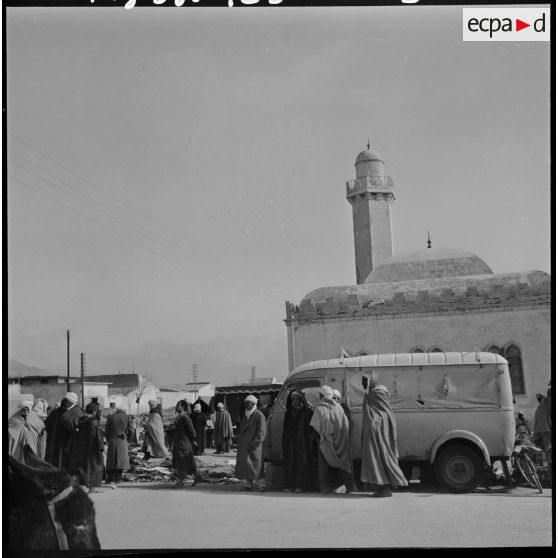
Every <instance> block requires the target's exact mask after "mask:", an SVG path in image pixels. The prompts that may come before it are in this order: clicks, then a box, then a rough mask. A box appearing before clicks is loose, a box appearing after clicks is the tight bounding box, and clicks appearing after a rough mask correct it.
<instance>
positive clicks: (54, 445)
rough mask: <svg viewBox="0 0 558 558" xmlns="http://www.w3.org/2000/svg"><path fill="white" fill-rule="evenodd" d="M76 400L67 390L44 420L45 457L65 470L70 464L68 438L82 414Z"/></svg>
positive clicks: (73, 394) (70, 436)
mask: <svg viewBox="0 0 558 558" xmlns="http://www.w3.org/2000/svg"><path fill="white" fill-rule="evenodd" d="M77 402H78V396H77V395H76V394H75V393H73V392H71V391H69V392H68V393H66V395H65V396H64V398H63V399H62V401H61V402H60V407H59V408H58V409H55V410H54V411H52V412H51V413H50V415H48V417H47V418H46V420H45V426H46V430H47V445H46V452H45V459H46V461H48V462H49V463H51V464H52V465H54V466H55V467H56V468H58V469H64V470H66V471H68V470H69V466H70V454H69V445H70V440H71V439H72V435H73V433H74V432H75V431H76V428H77V423H78V420H79V417H81V416H83V415H84V412H83V409H82V408H81V407H79V406H78V404H77Z"/></svg>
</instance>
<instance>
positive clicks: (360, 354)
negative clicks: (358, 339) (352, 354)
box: [357, 351, 368, 356]
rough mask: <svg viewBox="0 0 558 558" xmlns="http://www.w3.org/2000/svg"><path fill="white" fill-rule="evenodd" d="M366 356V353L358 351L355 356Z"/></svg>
mask: <svg viewBox="0 0 558 558" xmlns="http://www.w3.org/2000/svg"><path fill="white" fill-rule="evenodd" d="M367 354H368V353H367V352H366V351H359V353H358V355H357V356H365V355H367Z"/></svg>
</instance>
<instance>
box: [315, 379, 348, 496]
mask: <svg viewBox="0 0 558 558" xmlns="http://www.w3.org/2000/svg"><path fill="white" fill-rule="evenodd" d="M310 426H311V427H312V428H313V429H314V430H315V431H316V433H317V434H318V436H319V446H318V447H319V451H318V482H319V484H320V493H321V494H329V493H330V492H332V489H333V487H334V486H333V485H335V486H337V487H338V488H336V489H335V492H337V493H341V492H342V488H341V486H339V485H340V484H345V486H346V485H349V486H350V485H351V482H352V481H351V461H350V458H349V443H350V441H349V421H348V419H347V416H346V415H345V412H344V411H343V408H342V407H341V405H338V404H337V403H335V401H333V390H332V389H331V388H330V387H329V386H322V387H321V388H320V401H319V403H318V404H317V405H316V408H315V409H314V414H313V415H312V420H311V421H310ZM333 477H335V481H334V482H333V483H332V480H333ZM340 481H341V482H340Z"/></svg>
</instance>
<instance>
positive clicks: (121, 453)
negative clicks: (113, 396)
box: [105, 407, 130, 488]
mask: <svg viewBox="0 0 558 558" xmlns="http://www.w3.org/2000/svg"><path fill="white" fill-rule="evenodd" d="M129 424H130V419H129V417H128V414H127V413H126V412H125V411H124V409H122V408H121V407H116V411H115V412H114V413H112V414H111V415H109V416H108V417H107V423H106V425H105V437H106V439H107V463H106V468H107V480H106V482H107V484H109V485H110V486H111V487H112V488H115V487H116V485H117V484H119V483H120V482H121V481H122V473H123V471H124V470H125V469H129V468H130V459H129V457H128V428H129Z"/></svg>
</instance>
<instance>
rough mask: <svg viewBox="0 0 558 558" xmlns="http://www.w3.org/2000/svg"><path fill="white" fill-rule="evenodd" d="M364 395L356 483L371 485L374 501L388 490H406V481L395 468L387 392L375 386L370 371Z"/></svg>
mask: <svg viewBox="0 0 558 558" xmlns="http://www.w3.org/2000/svg"><path fill="white" fill-rule="evenodd" d="M365 384H368V393H367V394H366V395H365V396H364V401H363V403H362V464H361V471H360V479H361V480H362V482H365V483H371V484H375V485H377V486H378V487H379V490H378V491H377V492H375V493H374V494H373V496H375V497H377V498H385V497H389V496H391V495H392V493H391V487H392V486H407V484H408V483H407V479H406V478H405V475H404V474H403V471H402V470H401V468H400V467H399V461H398V459H399V455H398V451H397V431H396V426H395V417H394V414H393V411H392V409H391V405H390V403H389V391H388V389H387V388H386V387H385V386H382V385H378V375H377V373H376V372H375V371H374V370H372V371H371V372H370V376H369V377H368V378H367V377H363V386H364V388H365V389H366V385H365Z"/></svg>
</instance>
